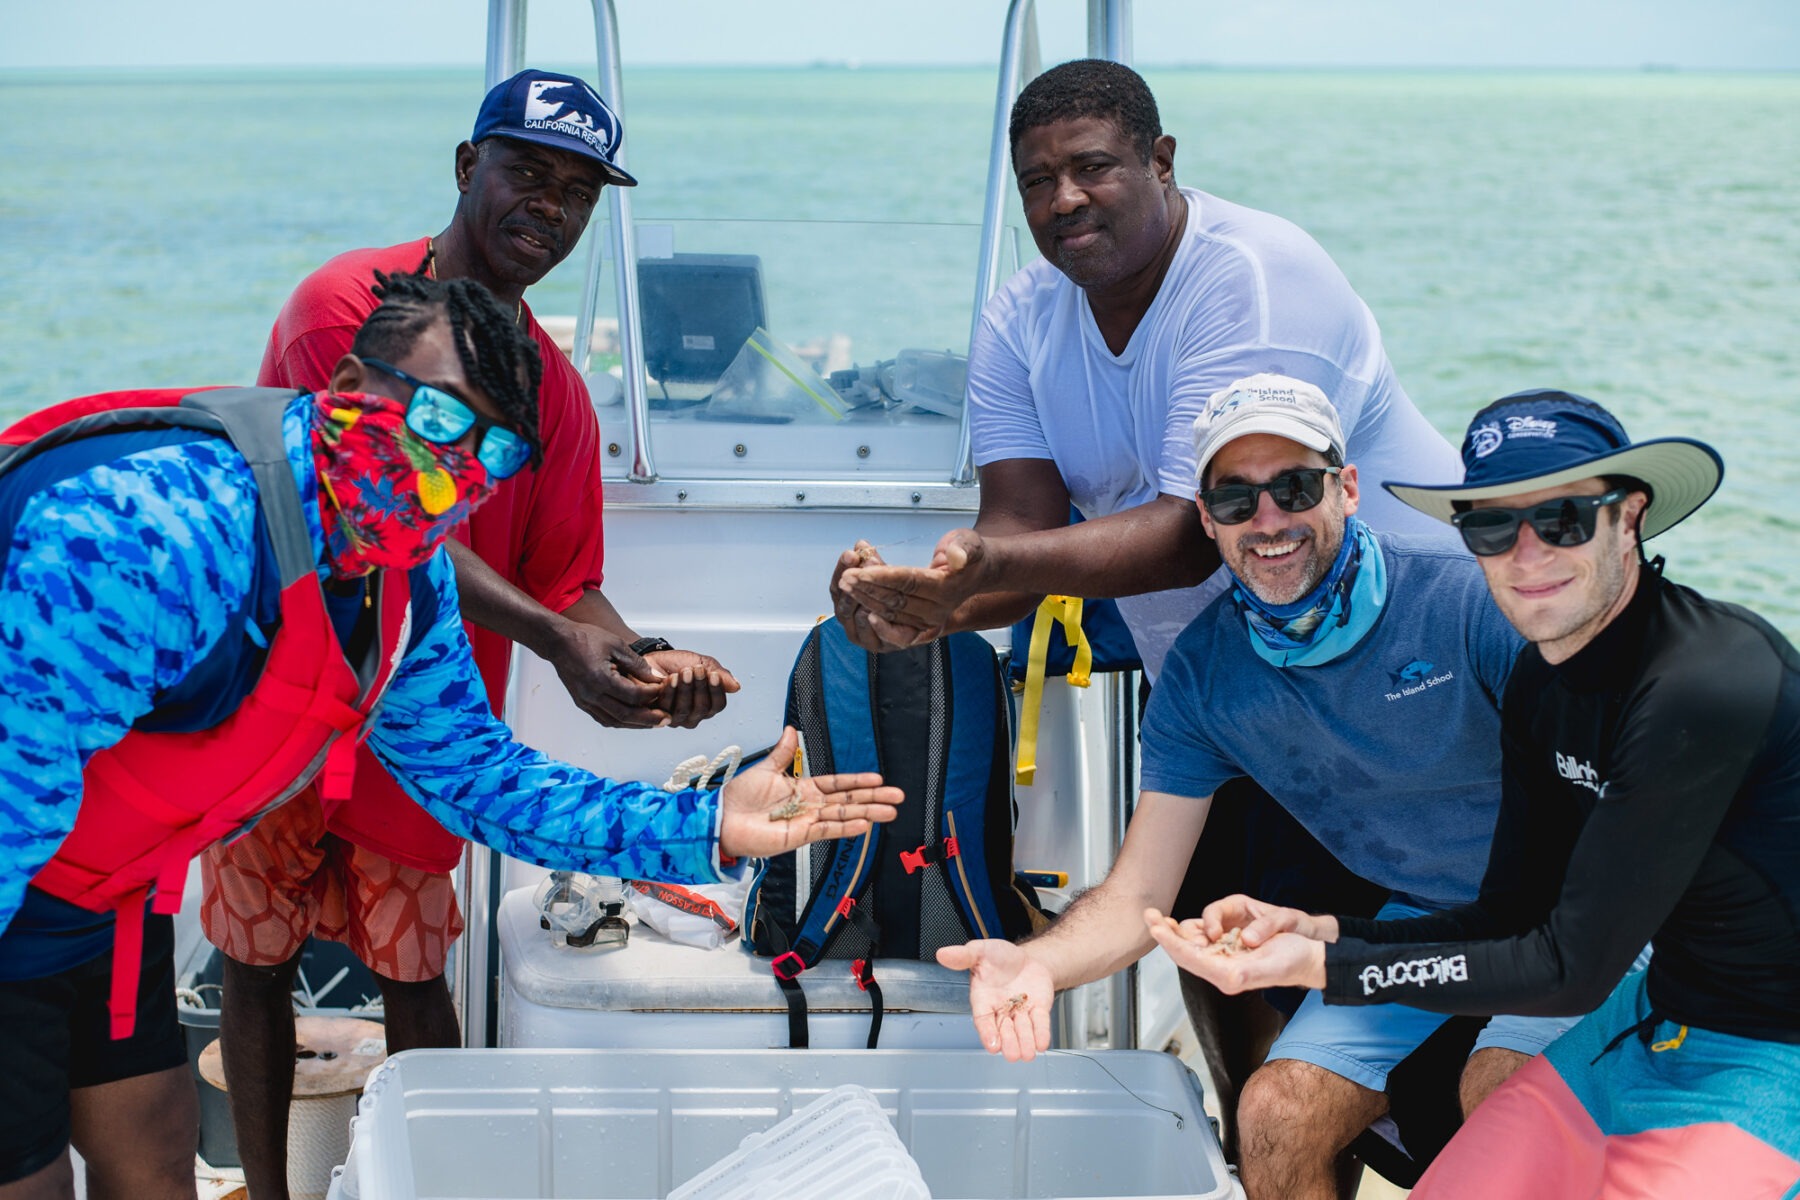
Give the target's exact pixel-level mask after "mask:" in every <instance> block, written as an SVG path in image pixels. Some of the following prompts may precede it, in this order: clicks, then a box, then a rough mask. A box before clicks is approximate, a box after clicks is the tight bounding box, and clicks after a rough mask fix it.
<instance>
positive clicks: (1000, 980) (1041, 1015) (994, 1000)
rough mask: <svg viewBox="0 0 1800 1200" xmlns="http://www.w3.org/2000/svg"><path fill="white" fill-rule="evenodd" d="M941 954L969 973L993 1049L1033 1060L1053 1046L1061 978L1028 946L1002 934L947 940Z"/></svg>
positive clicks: (974, 1009) (976, 1012) (985, 1038)
mask: <svg viewBox="0 0 1800 1200" xmlns="http://www.w3.org/2000/svg"><path fill="white" fill-rule="evenodd" d="M937 960H938V962H939V963H941V964H942V965H944V966H946V967H949V968H950V969H951V970H954V971H967V972H968V973H969V1012H970V1015H971V1016H973V1017H974V1019H975V1032H977V1033H979V1034H980V1035H981V1044H982V1045H983V1046H985V1047H987V1051H988V1053H989V1054H1004V1055H1005V1056H1006V1058H1007V1061H1009V1062H1019V1061H1025V1062H1029V1061H1031V1060H1032V1059H1033V1058H1036V1057H1037V1056H1038V1054H1039V1053H1041V1052H1042V1051H1045V1050H1048V1049H1049V1048H1050V1005H1051V1004H1052V1003H1053V1002H1054V1001H1055V1000H1056V981H1055V980H1054V979H1053V978H1052V977H1051V975H1050V969H1049V968H1048V967H1046V966H1044V965H1043V964H1042V963H1040V962H1039V961H1038V960H1037V959H1035V958H1033V957H1032V956H1031V955H1030V953H1028V952H1027V951H1026V950H1025V949H1024V948H1023V947H1020V946H1015V945H1014V944H1013V943H1011V942H1007V941H1001V940H999V939H997V938H984V939H982V940H980V941H974V942H964V943H963V944H962V945H960V946H944V947H942V948H941V949H939V950H938V952H937Z"/></svg>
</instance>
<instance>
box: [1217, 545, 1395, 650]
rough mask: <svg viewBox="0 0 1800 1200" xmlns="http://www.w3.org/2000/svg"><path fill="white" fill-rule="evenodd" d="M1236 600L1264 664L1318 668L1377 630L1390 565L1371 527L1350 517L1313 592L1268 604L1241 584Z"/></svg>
mask: <svg viewBox="0 0 1800 1200" xmlns="http://www.w3.org/2000/svg"><path fill="white" fill-rule="evenodd" d="M1232 597H1233V598H1234V599H1235V600H1236V601H1237V604H1238V607H1239V608H1240V609H1241V610H1242V611H1243V614H1244V622H1245V623H1246V624H1247V625H1248V626H1249V627H1250V646H1251V648H1252V649H1253V650H1255V651H1256V653H1257V655H1258V656H1259V657H1261V658H1262V659H1263V661H1265V662H1267V663H1269V664H1271V665H1272V666H1277V667H1317V666H1321V665H1323V664H1325V663H1328V662H1330V661H1332V660H1333V659H1335V658H1339V657H1341V656H1342V655H1344V654H1346V653H1348V652H1349V651H1350V648H1351V647H1353V646H1355V645H1356V643H1357V642H1359V641H1361V640H1362V636H1363V635H1364V634H1365V633H1367V632H1368V631H1369V630H1370V629H1371V628H1373V627H1374V625H1375V619H1376V618H1377V617H1378V616H1380V615H1381V606H1382V605H1383V604H1384V603H1385V602H1386V601H1387V564H1386V563H1385V562H1384V561H1383V559H1382V556H1381V546H1380V545H1379V544H1378V543H1377V542H1376V541H1375V535H1374V534H1373V533H1372V532H1370V530H1369V527H1368V526H1367V525H1365V524H1363V523H1362V522H1361V521H1359V520H1358V519H1357V518H1355V517H1351V518H1349V519H1348V520H1346V521H1345V522H1344V544H1343V545H1342V546H1340V547H1338V554H1337V558H1336V559H1335V560H1333V562H1332V564H1331V570H1329V571H1327V572H1325V578H1323V579H1321V580H1320V581H1319V583H1318V586H1316V587H1314V588H1313V590H1312V591H1310V592H1308V593H1307V594H1306V595H1304V596H1302V597H1301V598H1300V599H1298V600H1296V601H1294V602H1293V603H1292V604H1265V603H1264V602H1263V601H1261V600H1259V599H1258V598H1257V596H1256V593H1254V592H1252V591H1251V590H1250V589H1249V588H1247V587H1245V586H1244V585H1243V584H1242V583H1238V584H1237V586H1236V587H1235V588H1234V589H1233V590H1232Z"/></svg>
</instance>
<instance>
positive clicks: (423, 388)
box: [362, 358, 531, 479]
mask: <svg viewBox="0 0 1800 1200" xmlns="http://www.w3.org/2000/svg"><path fill="white" fill-rule="evenodd" d="M362 362H363V365H364V366H365V367H374V368H375V369H376V370H377V371H380V372H381V373H382V374H384V375H392V376H393V377H394V378H395V379H398V380H399V381H400V382H401V383H410V384H411V385H412V389H413V394H412V399H411V400H408V401H407V402H406V427H407V428H408V429H410V430H412V431H413V432H414V433H416V434H418V435H419V436H420V437H422V438H424V439H425V440H426V441H428V442H431V443H432V444H433V445H437V446H454V445H455V444H456V443H457V442H460V441H462V439H463V438H464V437H466V436H467V435H468V432H469V430H471V429H479V430H480V431H481V438H480V440H479V441H478V442H477V443H476V447H475V458H476V461H478V462H479V463H481V465H482V466H484V467H486V468H487V473H488V474H489V475H490V476H492V477H493V478H495V479H505V478H506V477H507V476H509V475H516V474H518V472H519V468H520V467H523V466H524V465H525V464H526V463H528V462H530V461H531V444H530V443H529V442H527V441H526V440H525V439H524V438H522V437H520V436H519V435H518V434H516V433H514V432H513V431H512V430H510V429H508V428H507V427H506V426H504V425H502V424H500V423H499V422H498V421H495V420H494V419H492V418H491V417H484V416H482V415H481V414H480V413H478V412H476V411H475V410H474V409H472V408H470V407H469V406H468V405H467V404H465V403H464V402H463V401H461V400H459V399H457V398H456V397H455V396H453V395H451V394H450V393H449V392H447V391H445V390H444V389H443V388H441V387H437V386H436V385H434V384H429V383H426V382H425V381H424V380H423V379H415V378H414V377H413V376H411V375H408V374H407V373H406V372H405V371H402V370H401V369H400V368H399V367H395V366H390V365H389V364H387V363H384V362H382V361H381V360H380V359H379V358H365V359H363V360H362Z"/></svg>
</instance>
